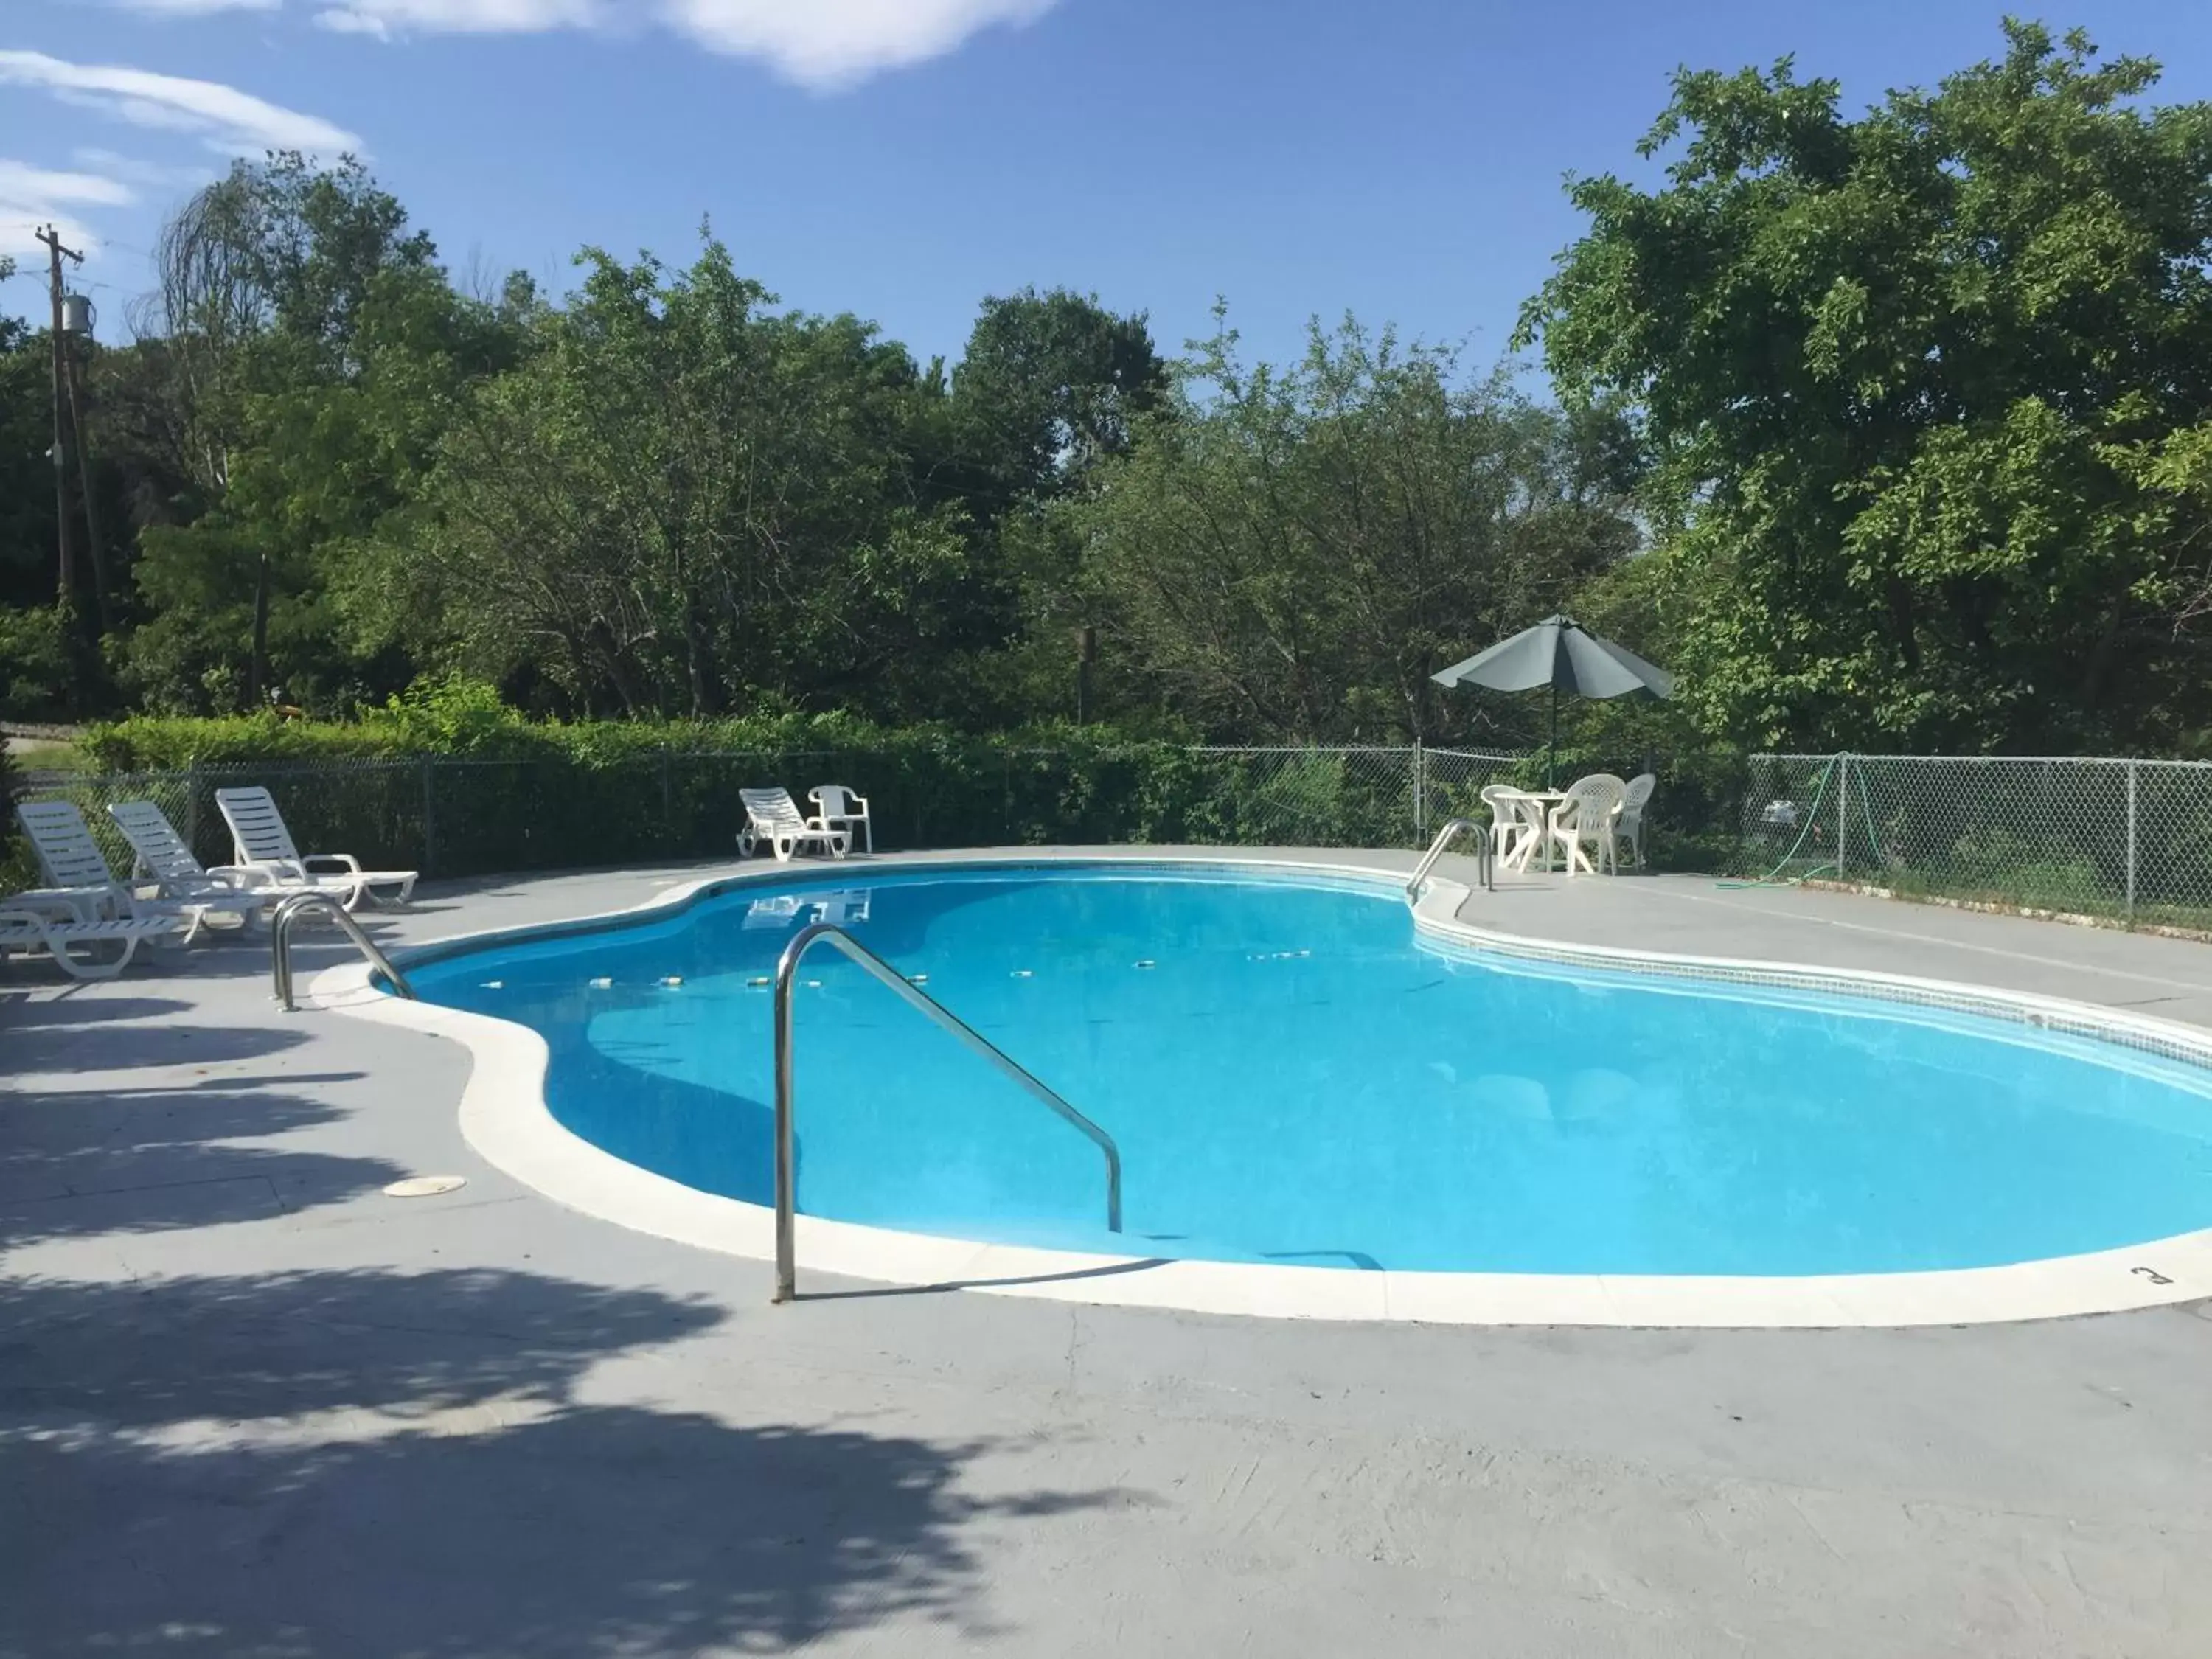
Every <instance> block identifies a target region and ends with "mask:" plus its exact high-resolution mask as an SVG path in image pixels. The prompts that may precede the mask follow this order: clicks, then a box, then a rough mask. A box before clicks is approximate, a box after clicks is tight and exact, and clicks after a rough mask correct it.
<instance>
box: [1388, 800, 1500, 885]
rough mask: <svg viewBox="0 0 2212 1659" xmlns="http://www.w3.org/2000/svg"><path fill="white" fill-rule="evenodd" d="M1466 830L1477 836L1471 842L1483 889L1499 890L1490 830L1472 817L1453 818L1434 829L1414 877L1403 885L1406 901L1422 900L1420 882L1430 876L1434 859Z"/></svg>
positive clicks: (1440, 855) (1441, 855)
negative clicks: (1454, 838)
mask: <svg viewBox="0 0 2212 1659" xmlns="http://www.w3.org/2000/svg"><path fill="white" fill-rule="evenodd" d="M1468 829H1472V830H1474V832H1475V834H1476V835H1477V836H1479V837H1480V839H1479V840H1477V841H1476V842H1475V844H1474V861H1475V864H1476V866H1478V867H1479V868H1480V870H1481V872H1482V875H1481V880H1482V887H1483V890H1484V891H1485V892H1495V891H1497V890H1498V884H1497V879H1496V877H1495V876H1494V874H1493V873H1492V868H1491V856H1490V832H1489V830H1487V829H1484V828H1483V826H1482V825H1480V824H1479V823H1476V822H1475V821H1474V819H1473V818H1454V819H1452V820H1451V821H1450V822H1449V823H1447V824H1445V825H1444V827H1443V829H1439V830H1437V838H1436V839H1435V840H1434V841H1432V842H1430V843H1429V850H1428V852H1427V853H1426V854H1424V855H1423V857H1422V859H1421V862H1420V864H1419V867H1417V868H1416V869H1415V870H1414V872H1413V879H1412V880H1411V881H1409V882H1407V884H1406V902H1407V903H1408V904H1419V902H1421V884H1422V883H1423V882H1425V881H1426V880H1427V879H1428V878H1429V872H1430V871H1431V870H1433V869H1434V868H1436V864H1437V860H1438V859H1440V858H1442V857H1443V855H1444V848H1447V847H1449V846H1450V845H1451V842H1452V837H1454V836H1457V835H1459V834H1461V833H1462V832H1463V831H1465V830H1468Z"/></svg>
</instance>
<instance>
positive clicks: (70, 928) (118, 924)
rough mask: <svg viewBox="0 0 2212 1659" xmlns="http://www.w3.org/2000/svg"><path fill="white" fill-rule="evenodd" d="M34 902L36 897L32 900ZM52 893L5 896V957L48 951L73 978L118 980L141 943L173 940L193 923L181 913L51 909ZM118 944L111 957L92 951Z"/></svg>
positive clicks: (1, 946) (0, 921) (0, 929)
mask: <svg viewBox="0 0 2212 1659" xmlns="http://www.w3.org/2000/svg"><path fill="white" fill-rule="evenodd" d="M27 901H32V902H27ZM51 904H52V895H47V894H26V893H19V894H17V895H15V896H14V897H12V898H5V899H0V956H5V955H7V954H8V953H9V952H10V951H45V952H46V955H47V956H49V957H52V958H53V963H54V965H55V966H56V967H57V968H59V969H61V970H62V971H63V972H64V973H65V974H67V975H69V976H70V978H71V979H113V978H114V977H115V976H116V975H118V974H119V973H121V972H122V971H123V970H124V969H125V968H127V967H129V966H130V965H131V957H133V956H134V955H136V954H137V950H138V947H139V946H140V945H144V944H149V943H150V942H152V941H154V940H156V939H173V938H174V937H176V936H177V935H178V934H179V933H183V932H184V931H185V929H186V928H187V927H190V926H191V923H190V922H188V921H186V920H185V918H184V917H182V916H126V917H112V916H111V917H106V918H103V919H100V920H96V921H86V920H85V919H84V918H83V917H82V916H81V915H76V913H74V912H72V911H70V910H68V909H67V908H63V909H61V910H59V911H56V910H55V909H52V908H47V907H48V906H50V905H51ZM98 945H114V946H117V947H118V949H117V951H116V952H115V954H114V955H113V956H112V957H106V958H102V957H100V956H98V955H96V954H93V953H92V952H93V950H94V947H95V946H98Z"/></svg>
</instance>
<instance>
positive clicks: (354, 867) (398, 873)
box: [215, 787, 417, 910]
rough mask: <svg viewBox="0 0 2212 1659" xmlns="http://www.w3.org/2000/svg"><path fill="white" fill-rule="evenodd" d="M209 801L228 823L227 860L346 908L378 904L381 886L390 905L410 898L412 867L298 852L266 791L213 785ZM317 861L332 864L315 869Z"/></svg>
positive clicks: (349, 856) (343, 855) (413, 877)
mask: <svg viewBox="0 0 2212 1659" xmlns="http://www.w3.org/2000/svg"><path fill="white" fill-rule="evenodd" d="M215 804H216V807H217V809H218V810H220V811H221V812H222V821H223V822H224V823H227V824H228V825H229V826H230V839H231V843H232V852H231V859H232V862H233V863H234V864H235V865H239V866H244V867H245V868H246V869H250V870H268V871H270V872H273V873H275V874H276V875H277V876H279V877H283V878H289V880H290V881H291V882H292V883H293V884H295V885H296V886H298V887H301V888H302V889H305V888H313V889H315V890H318V891H320V892H325V893H334V894H336V895H337V896H338V899H339V901H340V902H342V903H343V905H344V906H345V908H347V909H349V910H357V909H359V908H361V907H362V903H363V902H371V903H381V902H384V900H385V898H386V891H385V890H386V889H391V890H392V892H391V894H390V897H391V898H392V902H396V903H399V904H404V903H406V902H407V901H408V900H409V899H410V898H412V897H414V896H415V883H416V879H417V876H416V872H414V871H412V870H364V869H362V867H361V860H359V859H357V858H356V857H355V856H354V855H353V854H350V853H307V854H302V853H301V851H300V849H299V848H297V847H295V846H294V845H293V844H292V832H291V831H290V830H289V829H286V828H285V827H284V815H283V813H281V812H279V811H277V810H276V801H275V800H273V799H270V793H269V792H268V791H267V790H266V789H263V788H258V787H255V788H251V789H218V790H216V792H215ZM317 865H325V866H328V865H336V866H337V868H336V869H335V870H331V869H322V870H318V869H317V868H315V866H317Z"/></svg>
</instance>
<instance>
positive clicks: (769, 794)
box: [738, 789, 852, 864]
mask: <svg viewBox="0 0 2212 1659" xmlns="http://www.w3.org/2000/svg"><path fill="white" fill-rule="evenodd" d="M738 799H740V800H742V801H743V802H744V804H745V827H744V829H740V830H738V853H739V854H742V855H743V856H744V857H746V858H750V857H751V856H752V855H753V850H754V848H757V847H759V846H761V845H762V844H763V842H764V843H766V844H767V846H768V847H769V850H770V851H772V852H774V853H775V856H776V861H777V862H778V863H780V864H788V863H790V862H791V855H792V854H793V853H795V852H798V851H799V849H800V848H805V847H817V848H821V849H822V851H823V852H825V853H828V854H831V855H832V856H834V857H836V858H841V859H842V858H843V857H844V856H845V853H846V849H847V848H849V847H850V846H851V845H852V837H851V836H849V835H848V834H847V833H846V832H845V831H844V830H842V829H823V828H822V827H820V826H819V825H817V824H811V823H808V822H807V821H806V819H805V817H804V816H803V815H802V814H801V813H800V811H799V803H798V802H797V801H795V800H793V799H792V798H791V791H790V790H788V789H740V790H738Z"/></svg>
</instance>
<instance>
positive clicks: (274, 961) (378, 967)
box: [269, 893, 415, 1014]
mask: <svg viewBox="0 0 2212 1659" xmlns="http://www.w3.org/2000/svg"><path fill="white" fill-rule="evenodd" d="M307 910H328V911H329V912H330V915H331V921H335V922H336V923H337V925H338V929H339V931H340V932H342V933H344V934H345V936H346V937H347V938H348V939H351V940H352V941H353V942H354V944H355V945H356V946H357V947H359V949H360V951H361V953H362V956H364V957H368V965H369V966H370V967H371V968H372V969H374V970H375V971H376V972H378V973H379V974H381V975H383V976H384V979H385V982H386V984H388V985H390V986H391V987H392V994H394V995H395V996H401V997H404V998H405V999H406V1000H408V1001H410V1002H412V1001H414V1000H415V987H413V986H411V985H410V984H409V983H408V982H407V975H404V974H403V973H401V972H400V971H399V970H398V969H397V968H395V967H393V966H392V958H391V957H387V956H386V955H385V954H384V952H383V951H380V950H378V949H377V948H376V941H375V940H374V939H371V938H369V936H368V934H367V933H363V932H362V927H361V924H360V923H359V922H357V921H355V920H354V919H353V917H352V916H351V915H349V914H348V913H347V910H346V908H345V904H344V902H343V901H342V900H340V899H339V897H338V896H337V894H335V893H295V894H293V895H292V896H290V897H289V898H287V899H285V900H283V902H280V903H279V904H278V905H277V906H276V914H275V915H271V916H270V918H269V976H270V988H271V989H273V990H274V991H275V992H276V1006H278V1007H279V1008H282V1009H283V1011H284V1012H286V1013H288V1014H296V1013H298V1012H300V1005H299V1004H298V1003H296V1002H295V1001H294V1000H292V924H293V923H294V922H295V921H298V920H299V919H300V916H301V913H302V912H303V911H307Z"/></svg>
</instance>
